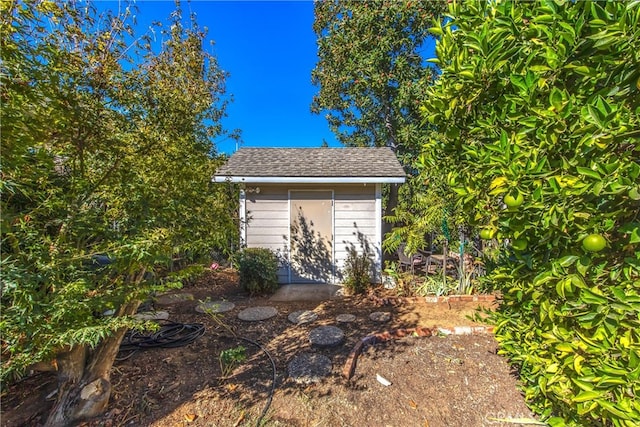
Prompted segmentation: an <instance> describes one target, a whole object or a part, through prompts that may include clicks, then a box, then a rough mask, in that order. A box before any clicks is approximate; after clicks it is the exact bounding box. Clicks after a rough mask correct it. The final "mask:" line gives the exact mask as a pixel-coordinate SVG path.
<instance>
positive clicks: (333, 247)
mask: <svg viewBox="0 0 640 427" xmlns="http://www.w3.org/2000/svg"><path fill="white" fill-rule="evenodd" d="M311 192H324V193H331V198H330V200H331V242H330V243H331V281H330V283H329V284H335V281H336V245H335V236H336V230H335V228H336V221H335V218H336V212H335V206H336V204H335V190H334V189H333V188H290V189H288V190H287V205H288V209H287V223H288V231H287V244H288V245H289V248H288V249H289V250H288V253H287V256H288V259H289V271H288V278H287V280H288V282H289V283H292V282H291V269H292V267H291V204H292V203H291V201H292V197H291V193H311Z"/></svg>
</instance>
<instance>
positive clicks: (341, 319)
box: [336, 314, 356, 323]
mask: <svg viewBox="0 0 640 427" xmlns="http://www.w3.org/2000/svg"><path fill="white" fill-rule="evenodd" d="M355 321H356V316H355V315H354V314H338V315H337V316H336V322H338V323H351V322H355Z"/></svg>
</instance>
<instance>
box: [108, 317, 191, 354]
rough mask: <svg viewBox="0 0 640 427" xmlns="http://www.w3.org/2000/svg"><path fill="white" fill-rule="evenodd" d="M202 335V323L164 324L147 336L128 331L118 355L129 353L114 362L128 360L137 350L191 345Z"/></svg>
mask: <svg viewBox="0 0 640 427" xmlns="http://www.w3.org/2000/svg"><path fill="white" fill-rule="evenodd" d="M203 334H204V325H203V324H202V323H176V322H165V323H164V324H163V325H162V326H160V329H159V330H158V331H156V332H154V333H152V334H149V335H145V334H142V333H140V332H138V331H134V330H129V331H127V333H126V334H125V336H124V338H123V339H122V343H121V344H120V350H119V353H125V352H129V354H127V355H126V356H124V357H118V358H116V360H118V361H121V360H125V359H128V358H129V357H131V356H132V355H133V354H134V353H135V352H137V351H138V350H141V349H145V348H156V347H158V348H175V347H182V346H185V345H187V344H191V343H192V342H194V341H195V340H196V339H198V338H200V337H201V336H202V335H203Z"/></svg>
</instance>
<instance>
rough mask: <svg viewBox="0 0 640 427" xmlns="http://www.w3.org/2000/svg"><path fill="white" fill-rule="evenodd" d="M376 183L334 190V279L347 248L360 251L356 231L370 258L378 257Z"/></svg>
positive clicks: (341, 266)
mask: <svg viewBox="0 0 640 427" xmlns="http://www.w3.org/2000/svg"><path fill="white" fill-rule="evenodd" d="M375 190H376V186H375V185H374V184H368V185H349V186H340V187H337V188H336V191H335V210H334V212H335V237H334V244H335V261H336V271H337V272H338V279H339V280H340V279H342V275H341V272H342V270H343V268H344V263H345V260H346V259H347V255H348V250H349V248H350V247H351V246H353V247H355V248H356V250H357V251H358V253H362V248H361V245H360V244H361V242H360V241H359V240H358V233H361V235H362V238H363V243H365V244H368V245H369V248H370V250H371V251H372V252H373V256H374V260H375V259H377V257H378V256H379V252H380V249H379V247H377V246H378V245H377V242H378V240H379V237H378V236H377V235H376V232H377V230H378V225H377V222H378V221H380V219H378V218H376V200H375V195H376V192H375Z"/></svg>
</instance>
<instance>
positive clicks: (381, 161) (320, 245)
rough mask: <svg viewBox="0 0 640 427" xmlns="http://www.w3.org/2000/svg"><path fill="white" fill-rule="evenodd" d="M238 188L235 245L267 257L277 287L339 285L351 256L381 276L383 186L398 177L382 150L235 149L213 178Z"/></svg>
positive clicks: (389, 155) (397, 165) (396, 164)
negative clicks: (365, 257)
mask: <svg viewBox="0 0 640 427" xmlns="http://www.w3.org/2000/svg"><path fill="white" fill-rule="evenodd" d="M213 180H214V181H215V182H226V181H230V182H234V183H242V184H244V185H243V186H242V187H243V188H242V190H241V191H240V239H241V242H240V243H241V246H244V247H249V248H252V247H261V248H268V249H271V250H273V251H274V252H275V253H276V254H277V255H278V258H279V260H280V266H279V271H278V280H279V282H280V283H330V284H340V283H341V282H342V280H343V278H344V275H343V268H344V264H345V260H346V259H347V255H348V253H349V250H350V249H356V250H357V251H358V252H359V253H363V251H367V252H368V253H369V254H370V256H371V258H372V261H373V267H372V272H371V273H372V276H373V278H375V279H376V280H380V275H381V272H382V221H383V220H382V185H383V184H391V185H398V184H400V183H403V182H404V181H405V173H404V170H403V168H402V166H401V165H400V163H399V162H398V160H397V158H396V156H395V154H394V153H393V152H392V151H391V149H389V148H386V147H384V148H241V149H240V150H238V151H236V152H235V153H234V154H233V155H232V156H231V157H230V158H229V160H228V161H227V163H226V164H225V165H224V166H222V167H221V168H220V169H219V170H218V171H217V173H216V175H215V176H214V178H213Z"/></svg>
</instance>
